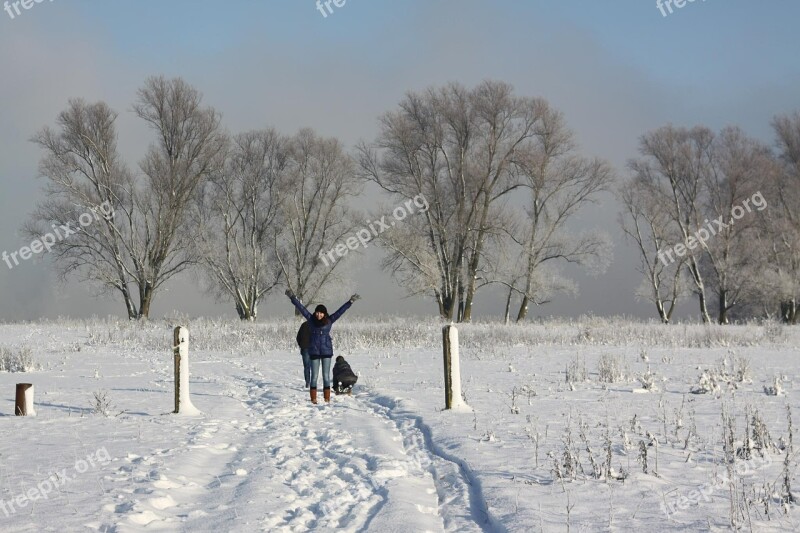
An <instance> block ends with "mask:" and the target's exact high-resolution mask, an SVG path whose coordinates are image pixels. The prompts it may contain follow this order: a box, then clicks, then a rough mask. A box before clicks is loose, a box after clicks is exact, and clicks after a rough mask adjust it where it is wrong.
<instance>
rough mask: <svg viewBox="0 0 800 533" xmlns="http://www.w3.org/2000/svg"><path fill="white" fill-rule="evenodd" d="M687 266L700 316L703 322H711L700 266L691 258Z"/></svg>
mask: <svg viewBox="0 0 800 533" xmlns="http://www.w3.org/2000/svg"><path fill="white" fill-rule="evenodd" d="M687 268H688V269H689V273H690V274H691V275H692V281H694V284H695V293H696V294H697V299H698V301H699V303H700V316H701V317H702V319H703V324H708V323H710V322H711V316H710V315H709V314H708V302H707V301H706V287H705V285H704V284H703V276H702V275H701V274H700V267H699V266H698V265H697V261H695V259H694V258H692V260H691V261H689V264H688V266H687Z"/></svg>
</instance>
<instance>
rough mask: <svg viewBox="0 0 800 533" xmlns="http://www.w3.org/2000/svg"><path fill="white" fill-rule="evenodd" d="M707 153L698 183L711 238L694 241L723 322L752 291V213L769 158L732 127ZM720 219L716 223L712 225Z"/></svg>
mask: <svg viewBox="0 0 800 533" xmlns="http://www.w3.org/2000/svg"><path fill="white" fill-rule="evenodd" d="M712 150H713V165H712V167H711V172H709V173H708V174H707V175H706V176H705V182H704V192H703V198H704V201H703V204H704V205H703V214H704V216H705V220H708V221H710V223H711V224H712V225H713V229H714V233H715V234H714V235H713V236H711V237H710V238H708V239H707V240H705V241H702V240H701V241H700V242H699V244H700V246H701V247H702V249H703V250H704V251H705V252H706V253H705V254H704V255H703V258H702V260H701V268H702V270H703V271H704V273H705V278H706V279H707V280H708V284H709V287H710V289H711V291H712V292H713V293H715V294H716V296H717V321H718V322H719V323H720V324H727V323H728V322H729V318H728V314H729V312H730V311H731V310H732V309H734V307H735V306H736V305H737V304H741V303H743V302H745V301H747V300H748V299H752V298H753V297H754V295H755V292H756V291H757V286H758V282H757V280H758V278H759V272H760V270H761V265H760V261H759V256H758V254H757V251H756V249H755V247H754V246H753V243H754V240H755V238H756V236H757V235H756V232H757V218H756V212H758V211H763V210H764V209H765V208H766V207H767V204H766V199H765V198H764V196H763V193H762V191H761V189H762V186H763V184H764V181H765V177H767V176H770V175H771V174H772V170H771V169H772V166H773V158H772V154H771V153H770V150H769V147H767V146H765V145H763V144H762V143H760V142H758V141H756V140H754V139H751V138H748V137H747V136H746V135H745V134H744V132H743V131H742V130H741V129H739V128H735V127H728V128H725V129H723V130H722V131H721V132H720V134H719V135H717V136H716V138H715V139H714V144H713V145H712ZM720 220H721V221H723V224H722V225H720V224H718V223H716V222H714V221H720ZM705 226H709V224H705Z"/></svg>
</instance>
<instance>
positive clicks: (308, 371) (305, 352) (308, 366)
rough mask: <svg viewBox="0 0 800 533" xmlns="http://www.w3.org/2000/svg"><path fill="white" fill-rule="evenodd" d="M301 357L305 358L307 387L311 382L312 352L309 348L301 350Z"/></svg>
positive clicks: (304, 375)
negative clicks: (309, 351)
mask: <svg viewBox="0 0 800 533" xmlns="http://www.w3.org/2000/svg"><path fill="white" fill-rule="evenodd" d="M300 357H302V358H303V377H304V378H305V380H306V388H308V386H309V385H310V384H311V354H310V353H308V348H304V349H302V350H300Z"/></svg>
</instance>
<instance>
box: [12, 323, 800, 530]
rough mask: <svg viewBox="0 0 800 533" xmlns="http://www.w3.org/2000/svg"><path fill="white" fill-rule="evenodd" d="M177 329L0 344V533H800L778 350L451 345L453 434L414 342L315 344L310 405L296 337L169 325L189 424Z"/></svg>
mask: <svg viewBox="0 0 800 533" xmlns="http://www.w3.org/2000/svg"><path fill="white" fill-rule="evenodd" d="M179 323H180V322H179V321H176V320H162V321H152V322H149V323H145V324H130V323H128V322H126V321H119V322H116V321H113V320H108V321H104V320H94V321H85V322H77V321H61V322H56V323H33V324H13V325H2V326H0V349H4V352H3V353H4V354H5V355H4V358H5V360H6V361H7V362H8V363H9V364H10V365H11V366H14V365H18V364H19V362H18V361H17V362H16V363H15V362H14V359H15V358H16V357H17V356H18V355H19V354H20V353H23V354H24V353H26V352H27V350H30V354H31V357H32V360H33V363H34V364H35V365H37V368H35V369H33V370H30V371H28V372H25V373H19V372H8V371H4V372H0V388H2V390H4V391H5V400H4V401H3V407H2V409H0V424H2V426H3V427H2V434H3V437H2V440H0V499H1V500H2V502H1V503H0V531H3V532H16V531H37V532H38V531H59V532H65V531H104V532H111V531H115V532H126V531H218V532H222V531H240V532H251V531H306V530H313V529H328V530H331V529H335V530H341V531H380V532H384V531H403V532H408V531H632V530H641V531H723V530H728V529H730V528H731V527H732V525H733V526H735V527H738V528H742V529H746V530H753V531H797V530H800V523H799V522H800V521H799V520H798V517H800V514H798V509H797V506H796V505H795V504H794V503H792V502H791V501H790V500H791V499H793V498H794V497H800V479H798V476H797V463H798V461H797V459H798V457H797V453H796V452H795V451H794V448H797V449H798V450H800V442H798V441H797V428H798V426H800V372H798V369H800V364H798V360H799V359H800V328H790V327H783V326H781V325H777V324H767V325H765V326H760V325H752V326H729V327H719V326H710V327H704V326H700V325H690V326H684V325H673V326H662V325H656V324H633V323H626V322H621V321H604V320H599V319H587V320H584V321H581V322H569V323H567V322H552V323H543V324H528V325H525V326H520V327H517V326H502V325H497V324H475V325H467V326H462V327H460V328H459V334H460V338H461V373H462V387H463V391H464V397H465V400H466V402H467V404H468V405H469V407H470V408H469V409H463V410H459V411H457V412H453V411H444V410H443V409H442V408H443V406H444V392H443V377H442V373H443V372H442V354H441V326H440V324H438V323H436V322H433V321H431V322H429V323H423V322H415V321H411V320H405V319H392V318H383V319H375V320H374V321H371V322H365V321H364V320H363V319H362V320H359V319H351V320H347V319H345V320H343V321H342V322H341V323H339V324H337V325H336V327H335V328H334V343H335V347H336V350H337V353H338V354H340V355H344V356H345V357H346V358H347V359H348V361H349V362H350V364H351V365H352V367H353V370H354V371H356V372H357V373H358V374H360V379H359V383H358V385H357V386H356V390H355V393H354V395H353V396H352V397H334V398H333V402H332V404H331V405H324V404H321V405H316V406H315V405H312V404H311V403H310V402H309V401H308V397H307V392H306V391H305V390H304V389H303V380H302V364H301V361H300V356H299V353H298V351H297V349H296V347H295V345H294V334H295V330H296V326H297V323H295V322H290V321H283V322H267V323H262V324H240V323H237V322H224V321H217V322H214V321H211V320H192V321H188V323H187V325H188V327H189V330H190V369H191V380H190V381H191V394H192V401H193V403H194V405H195V406H196V407H197V408H198V409H200V411H202V415H200V416H194V417H190V416H179V415H173V414H169V412H170V411H171V410H172V408H173V403H172V402H173V381H172V380H173V375H172V372H173V362H172V352H171V341H172V329H173V327H174V326H175V325H178V324H179ZM21 382H30V383H33V384H34V385H35V397H36V405H35V407H36V411H37V416H36V417H16V416H13V411H14V384H15V383H21ZM790 414H791V420H792V422H791V423H793V428H794V429H791V430H790V417H789V415H790ZM793 437H794V439H793ZM793 440H794V442H793ZM793 491H796V492H794V494H795V495H794V496H792V492H793Z"/></svg>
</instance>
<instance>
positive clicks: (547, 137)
mask: <svg viewBox="0 0 800 533" xmlns="http://www.w3.org/2000/svg"><path fill="white" fill-rule="evenodd" d="M537 108H538V113H537V116H539V117H540V120H539V121H538V122H537V123H536V125H535V128H534V138H533V141H532V143H531V146H530V149H529V150H527V151H525V152H521V153H519V154H517V157H516V158H515V167H514V169H515V172H516V173H517V175H518V177H519V179H520V186H521V189H522V190H524V191H526V192H527V193H528V198H527V203H526V204H525V216H524V217H523V219H524V223H523V224H522V225H521V228H520V229H521V232H520V233H518V234H517V235H514V234H513V233H511V234H510V235H511V237H512V239H514V240H515V242H516V243H517V244H518V245H519V246H520V250H521V253H522V257H523V261H524V269H523V273H524V277H523V279H522V280H521V285H520V289H521V291H520V294H521V296H522V300H521V302H520V306H519V311H518V312H517V322H519V321H521V320H524V319H525V317H526V316H527V313H528V306H529V304H530V303H531V302H536V301H537V299H543V298H545V297H547V296H549V294H551V293H553V292H557V291H558V290H563V289H566V288H568V287H570V286H571V285H572V283H571V281H570V280H568V279H566V278H565V277H564V276H563V275H562V274H560V272H559V270H560V269H559V270H557V267H556V265H558V266H559V267H560V266H561V265H563V264H564V263H572V264H577V265H580V266H584V267H588V268H590V269H594V270H596V271H602V270H604V269H605V267H606V266H607V265H608V263H609V262H610V257H611V239H610V238H609V237H608V236H607V235H606V234H605V233H603V232H600V231H584V232H576V231H575V230H572V229H570V228H569V227H568V223H569V222H571V221H572V219H573V218H574V216H575V215H576V214H577V213H578V212H579V211H580V210H581V209H582V208H584V207H585V206H586V205H587V204H591V203H594V202H596V201H597V200H598V199H599V195H600V193H602V192H603V191H607V190H608V188H609V187H610V185H611V183H612V182H613V180H614V174H613V171H612V169H611V166H610V165H609V164H608V163H607V162H606V161H604V160H602V159H600V158H588V157H584V156H582V155H580V154H579V153H578V151H577V147H576V144H575V142H574V136H573V133H572V131H571V130H570V129H569V128H568V127H567V125H566V123H565V121H564V119H563V116H562V115H561V113H559V112H558V111H556V110H554V109H552V108H551V107H550V106H549V105H548V104H547V103H546V102H544V101H538V102H537Z"/></svg>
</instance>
